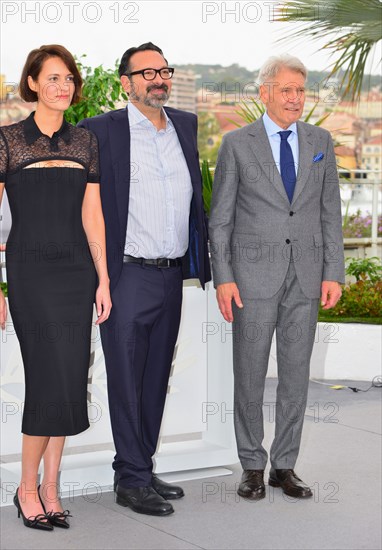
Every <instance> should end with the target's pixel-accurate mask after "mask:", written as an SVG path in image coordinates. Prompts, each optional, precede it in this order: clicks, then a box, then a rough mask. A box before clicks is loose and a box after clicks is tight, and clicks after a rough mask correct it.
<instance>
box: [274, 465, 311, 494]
mask: <svg viewBox="0 0 382 550" xmlns="http://www.w3.org/2000/svg"><path fill="white" fill-rule="evenodd" d="M268 483H269V485H270V486H271V487H281V489H282V490H283V491H284V493H285V494H286V495H288V496H289V497H294V498H309V497H311V496H312V495H313V493H312V491H311V490H310V489H309V487H308V486H307V485H305V483H304V482H303V481H302V480H301V479H300V478H299V477H297V476H296V474H295V473H294V470H292V469H288V470H276V469H274V468H271V471H270V472H269V481H268Z"/></svg>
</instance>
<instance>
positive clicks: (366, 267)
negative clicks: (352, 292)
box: [346, 256, 382, 283]
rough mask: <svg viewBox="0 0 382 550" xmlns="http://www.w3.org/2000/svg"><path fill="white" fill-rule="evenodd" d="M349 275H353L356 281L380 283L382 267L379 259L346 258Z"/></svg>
mask: <svg viewBox="0 0 382 550" xmlns="http://www.w3.org/2000/svg"><path fill="white" fill-rule="evenodd" d="M346 263H348V266H347V267H346V273H347V275H352V276H353V277H355V278H356V281H371V282H372V283H378V282H381V281H382V265H381V261H380V259H379V258H377V257H376V256H374V257H373V258H346Z"/></svg>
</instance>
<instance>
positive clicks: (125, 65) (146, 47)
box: [118, 42, 167, 77]
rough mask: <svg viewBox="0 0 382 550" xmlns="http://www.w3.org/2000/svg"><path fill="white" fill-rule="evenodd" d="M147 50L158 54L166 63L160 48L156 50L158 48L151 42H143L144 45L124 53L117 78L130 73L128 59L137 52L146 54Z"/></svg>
mask: <svg viewBox="0 0 382 550" xmlns="http://www.w3.org/2000/svg"><path fill="white" fill-rule="evenodd" d="M148 50H151V51H153V52H158V53H160V54H161V56H162V57H163V59H164V60H165V61H166V63H167V59H166V58H165V57H164V55H163V52H162V50H161V49H160V48H158V46H156V45H155V44H153V43H152V42H145V43H144V44H141V45H140V46H138V47H137V48H134V47H133V48H129V49H128V50H126V51H125V53H124V54H123V56H122V59H121V63H120V65H119V68H118V74H119V76H120V77H121V76H122V75H123V74H126V73H129V72H130V71H131V67H130V59H131V57H132V56H133V55H134V54H135V53H137V52H146V51H148Z"/></svg>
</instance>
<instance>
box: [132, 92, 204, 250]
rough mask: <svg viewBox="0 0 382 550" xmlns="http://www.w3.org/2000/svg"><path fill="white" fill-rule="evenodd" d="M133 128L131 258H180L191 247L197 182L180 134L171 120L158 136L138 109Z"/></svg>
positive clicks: (157, 131) (134, 112) (133, 116)
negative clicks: (193, 183)
mask: <svg viewBox="0 0 382 550" xmlns="http://www.w3.org/2000/svg"><path fill="white" fill-rule="evenodd" d="M126 108H127V109H128V115H129V124H130V134H131V141H130V163H131V177H130V195H129V214H128V221H127V231H126V242H125V254H129V255H131V256H135V257H139V258H146V259H154V258H180V257H182V256H184V254H185V253H186V251H187V248H188V242H189V234H188V233H189V216H190V204H191V199H192V194H193V190H192V184H191V177H190V173H189V170H188V167H187V163H186V159H185V157H184V154H183V151H182V148H181V146H180V143H179V139H178V136H177V133H176V131H175V128H174V125H173V124H172V122H171V120H170V119H169V118H168V117H167V114H166V113H165V111H163V112H164V114H165V117H166V128H165V129H162V130H157V128H156V127H155V126H154V124H153V123H152V122H150V121H149V120H148V118H147V117H145V116H144V115H143V114H142V113H141V112H140V111H139V109H137V107H135V105H134V104H132V103H128V105H127V107H126Z"/></svg>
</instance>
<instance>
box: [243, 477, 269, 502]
mask: <svg viewBox="0 0 382 550" xmlns="http://www.w3.org/2000/svg"><path fill="white" fill-rule="evenodd" d="M237 494H238V495H240V496H241V497H243V498H247V499H249V500H260V499H262V498H264V497H265V485H264V470H244V472H243V475H242V476H241V481H240V485H239V488H238V490H237Z"/></svg>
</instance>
